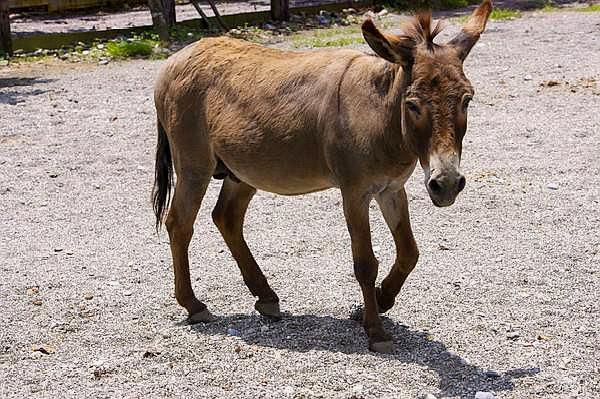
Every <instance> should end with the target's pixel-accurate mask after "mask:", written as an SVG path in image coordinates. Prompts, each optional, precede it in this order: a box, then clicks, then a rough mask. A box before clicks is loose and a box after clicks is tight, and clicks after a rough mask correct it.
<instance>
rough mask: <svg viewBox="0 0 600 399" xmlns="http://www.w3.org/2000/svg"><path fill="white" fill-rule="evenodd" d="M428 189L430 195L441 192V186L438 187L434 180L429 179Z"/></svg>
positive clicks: (438, 184)
mask: <svg viewBox="0 0 600 399" xmlns="http://www.w3.org/2000/svg"><path fill="white" fill-rule="evenodd" d="M429 189H430V190H431V192H432V193H436V194H437V193H439V192H440V191H442V186H440V183H438V181H437V180H436V179H431V180H429Z"/></svg>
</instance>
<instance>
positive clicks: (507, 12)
mask: <svg viewBox="0 0 600 399" xmlns="http://www.w3.org/2000/svg"><path fill="white" fill-rule="evenodd" d="M520 16H521V12H520V11H519V10H513V9H511V8H494V9H493V10H492V13H491V14H490V19H491V20H492V21H505V20H507V19H515V18H519V17H520Z"/></svg>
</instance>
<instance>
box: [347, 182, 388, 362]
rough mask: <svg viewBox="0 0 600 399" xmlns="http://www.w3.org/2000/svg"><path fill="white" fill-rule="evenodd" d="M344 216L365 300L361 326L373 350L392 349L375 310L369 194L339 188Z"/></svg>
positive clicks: (383, 350)
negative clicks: (342, 200)
mask: <svg viewBox="0 0 600 399" xmlns="http://www.w3.org/2000/svg"><path fill="white" fill-rule="evenodd" d="M342 196H343V198H344V215H345V216H346V223H347V224H348V231H349V232H350V238H351V240H352V257H353V260H354V275H355V276H356V279H357V280H358V283H359V284H360V288H361V290H362V294H363V299H364V311H363V326H364V328H365V331H366V332H367V335H368V336H369V349H371V350H372V351H375V352H382V353H389V352H391V351H392V338H391V336H390V335H389V334H388V333H387V332H386V331H385V330H384V328H383V325H382V323H381V318H380V317H379V313H378V311H377V299H376V292H375V279H376V278H377V266H378V264H377V259H376V258H375V255H374V254H373V248H372V246H371V228H370V226H369V202H370V199H371V196H370V195H365V194H364V193H353V192H344V191H342Z"/></svg>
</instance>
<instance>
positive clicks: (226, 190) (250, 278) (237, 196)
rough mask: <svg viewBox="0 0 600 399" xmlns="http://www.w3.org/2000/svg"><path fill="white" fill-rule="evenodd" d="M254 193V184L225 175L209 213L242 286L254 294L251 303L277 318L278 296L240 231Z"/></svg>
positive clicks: (278, 312) (278, 313)
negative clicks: (236, 270)
mask: <svg viewBox="0 0 600 399" xmlns="http://www.w3.org/2000/svg"><path fill="white" fill-rule="evenodd" d="M255 193H256V189H255V188H254V187H251V186H249V185H247V184H246V183H243V182H239V183H236V182H234V181H233V180H232V179H231V178H229V177H227V178H226V179H225V180H224V181H223V187H222V188H221V193H220V194H219V200H218V201H217V205H216V206H215V209H214V210H213V212H212V217H213V221H214V222H215V224H216V225H217V227H218V228H219V231H220V232H221V235H222V236H223V239H224V240H225V243H226V244H227V246H228V247H229V250H230V251H231V254H232V255H233V257H234V258H235V261H236V262H237V264H238V267H239V268H240V271H241V272H242V277H243V279H244V282H245V283H246V286H248V288H249V289H250V292H251V293H252V295H254V296H255V297H258V301H257V302H256V304H255V306H254V307H255V308H256V310H258V311H259V312H260V313H261V314H262V315H264V316H269V317H273V318H280V317H281V314H280V311H279V298H278V297H277V294H275V292H274V291H273V290H272V289H271V287H270V286H269V283H268V282H267V279H266V277H265V276H264V274H263V273H262V271H261V270H260V268H259V267H258V264H257V263H256V260H255V259H254V257H253V256H252V253H251V252H250V249H249V248H248V245H247V244H246V240H245V239H244V235H243V224H244V216H245V215H246V209H248V204H249V203H250V200H251V199H252V197H253V196H254V194H255Z"/></svg>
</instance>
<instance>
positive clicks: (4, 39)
mask: <svg viewBox="0 0 600 399" xmlns="http://www.w3.org/2000/svg"><path fill="white" fill-rule="evenodd" d="M8 11H9V9H8V0H0V51H2V52H4V53H6V54H12V39H11V36H10V19H9V15H8Z"/></svg>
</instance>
